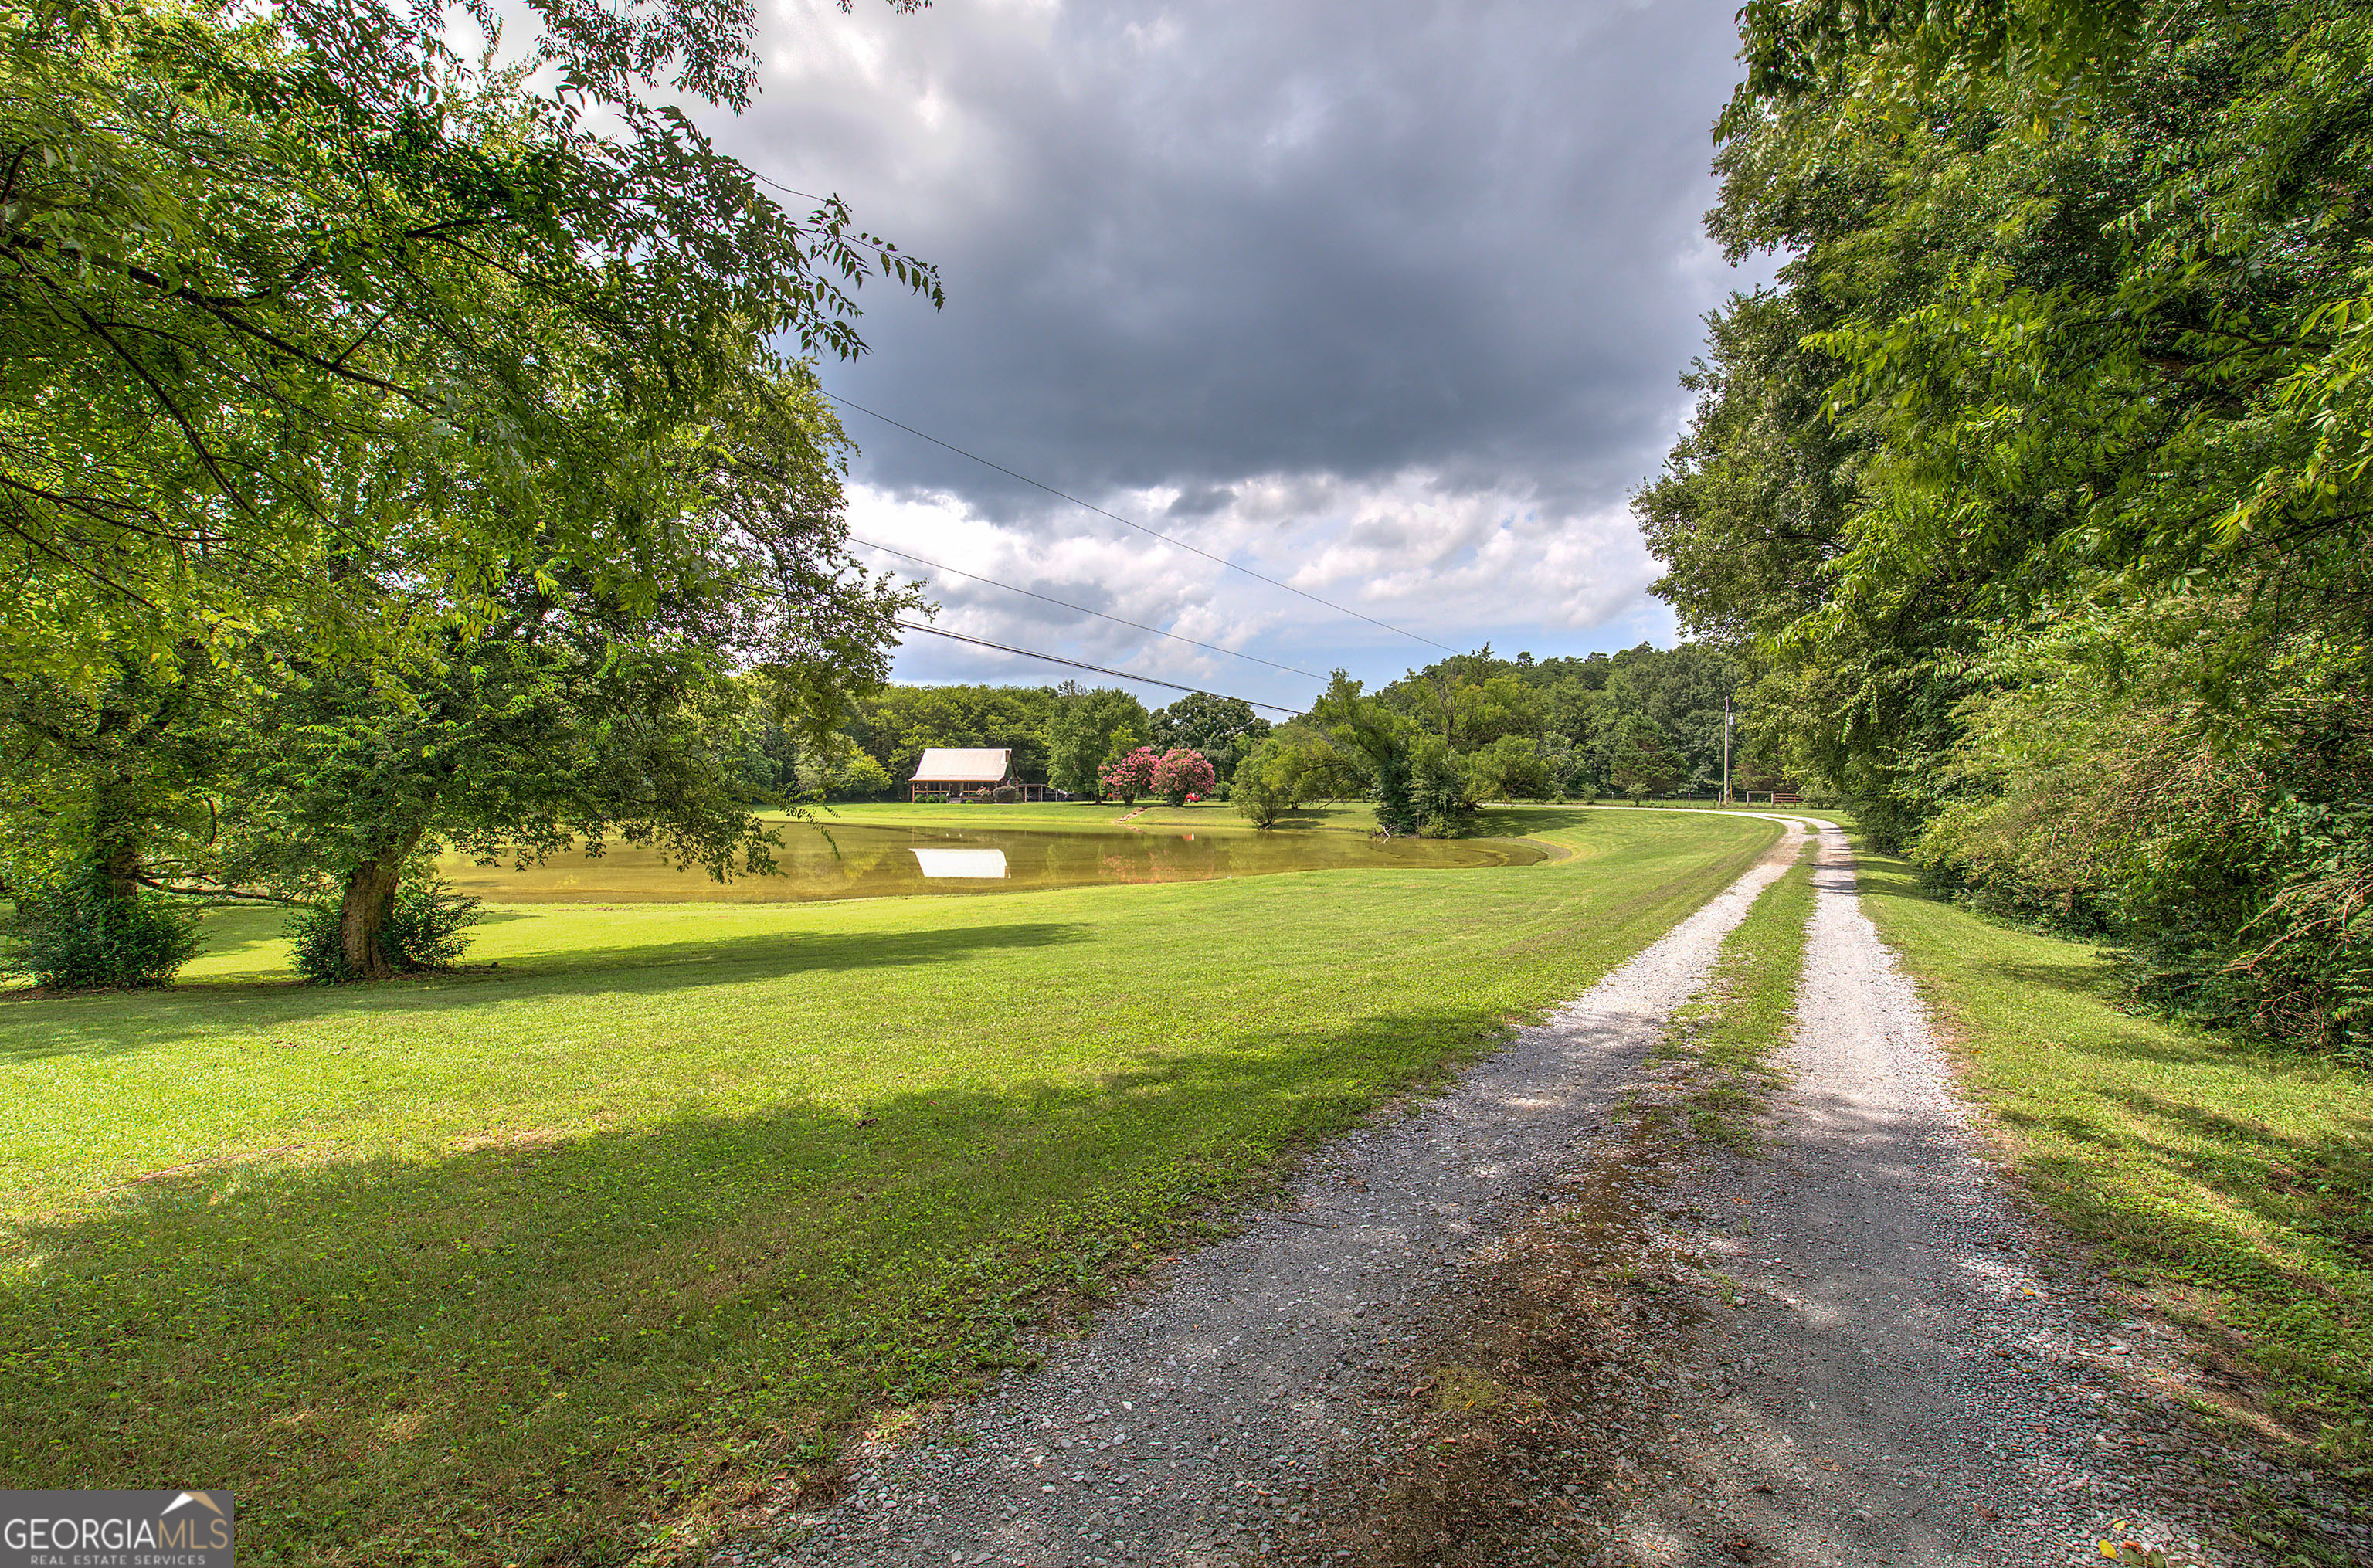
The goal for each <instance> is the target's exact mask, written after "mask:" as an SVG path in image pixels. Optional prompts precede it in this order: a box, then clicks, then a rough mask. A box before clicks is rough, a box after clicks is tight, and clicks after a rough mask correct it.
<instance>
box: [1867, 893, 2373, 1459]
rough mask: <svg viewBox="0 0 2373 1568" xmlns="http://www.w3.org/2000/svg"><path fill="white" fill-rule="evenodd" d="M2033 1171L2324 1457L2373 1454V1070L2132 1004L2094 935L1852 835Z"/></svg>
mask: <svg viewBox="0 0 2373 1568" xmlns="http://www.w3.org/2000/svg"><path fill="white" fill-rule="evenodd" d="M1861 874H1862V887H1863V894H1864V899H1863V905H1864V908H1865V909H1867V910H1868V911H1869V912H1870V914H1871V917H1872V919H1875V920H1876V922H1877V924H1878V929H1879V930H1880V933H1881V934H1882V935H1883V936H1885V937H1886V939H1887V941H1888V944H1889V945H1890V946H1892V947H1894V948H1895V949H1896V951H1897V952H1898V953H1899V954H1901V956H1902V959H1903V962H1904V965H1905V966H1906V967H1907V968H1908V969H1909V970H1910V971H1911V974H1912V975H1913V976H1915V977H1917V978H1918V979H1919V980H1920V982H1921V984H1922V987H1923V990H1924V992H1925V993H1926V995H1927V997H1928V999H1929V1000H1930V1001H1931V1003H1932V1004H1933V1005H1934V1006H1935V1008H1936V1010H1937V1011H1938V1013H1939V1015H1940V1022H1941V1024H1943V1026H1944V1029H1945V1031H1946V1035H1947V1037H1948V1039H1949V1040H1950V1042H1951V1043H1952V1045H1953V1047H1954V1048H1955V1049H1956V1051H1957V1052H1958V1054H1959V1056H1960V1057H1961V1059H1962V1063H1963V1071H1962V1078H1963V1082H1964V1083H1965V1084H1966V1085H1967V1086H1968V1087H1969V1088H1970V1090H1972V1091H1973V1092H1974V1093H1975V1094H1976V1095H1977V1096H1978V1097H1979V1098H1980V1100H1981V1102H1982V1103H1983V1105H1984V1106H1986V1108H1987V1110H1988V1111H1989V1112H1990V1113H1991V1117H1992V1119H1993V1123H1994V1124H1995V1127H1996V1129H1997V1130H1998V1132H1999V1134H2000V1135H2001V1137H2002V1139H2003V1141H2005V1144H2006V1146H2007V1148H2008V1150H2009V1152H2010V1154H2011V1157H2012V1160H2013V1164H2014V1168H2015V1169H2016V1173H2017V1175H2018V1176H2019V1177H2020V1178H2021V1179H2022V1181H2023V1183H2024V1184H2025V1187H2026V1188H2027V1190H2028V1191H2029V1192H2030V1193H2031V1194H2032V1195H2033V1196H2034V1197H2035V1199H2037V1200H2038V1201H2039V1202H2040V1204H2041V1205H2042V1206H2043V1207H2044V1208H2045V1209H2047V1210H2048V1211H2050V1212H2051V1213H2052V1215H2053V1216H2054V1217H2056V1218H2057V1219H2058V1220H2059V1222H2060V1223H2062V1224H2063V1225H2064V1226H2065V1227H2066V1228H2067V1229H2068V1230H2069V1231H2070V1232H2071V1233H2073V1234H2074V1235H2076V1236H2077V1237H2079V1238H2080V1239H2082V1240H2083V1241H2085V1242H2087V1243H2088V1244H2090V1245H2091V1246H2093V1247H2094V1248H2095V1249H2096V1256H2097V1257H2098V1258H2099V1259H2100V1261H2101V1263H2102V1264H2103V1265H2104V1266H2105V1267H2106V1268H2108V1269H2109V1270H2110V1272H2111V1274H2112V1276H2113V1277H2114V1279H2115V1281H2117V1282H2118V1283H2119V1284H2120V1285H2121V1286H2122V1287H2123V1288H2125V1289H2126V1290H2128V1291H2130V1292H2132V1293H2133V1294H2134V1295H2135V1296H2136V1297H2138V1298H2139V1299H2141V1300H2142V1301H2144V1302H2145V1303H2147V1304H2148V1305H2150V1306H2152V1307H2153V1308H2155V1309H2157V1311H2160V1312H2162V1313H2164V1314H2166V1315H2167V1316H2168V1317H2170V1318H2171V1319H2173V1320H2174V1321H2176V1322H2179V1323H2180V1324H2183V1325H2184V1326H2186V1327H2187V1328H2189V1329H2191V1330H2192V1332H2193V1333H2194V1334H2195V1335H2196V1336H2197V1337H2198V1338H2199V1340H2200V1341H2201V1342H2202V1343H2203V1346H2204V1347H2205V1357H2206V1360H2207V1361H2208V1363H2209V1364H2210V1366H2211V1367H2212V1368H2213V1369H2215V1370H2216V1371H2218V1372H2220V1373H2223V1374H2224V1375H2227V1378H2229V1380H2230V1383H2229V1390H2230V1398H2229V1399H2228V1400H2227V1401H2226V1402H2225V1404H2224V1405H2223V1406H2222V1407H2221V1413H2222V1414H2224V1415H2226V1416H2228V1417H2231V1418H2235V1419H2239V1420H2242V1421H2245V1422H2250V1423H2251V1424H2253V1425H2260V1426H2263V1425H2265V1424H2266V1423H2265V1422H2264V1421H2263V1420H2262V1414H2263V1415H2271V1416H2273V1417H2274V1418H2275V1419H2276V1420H2278V1421H2279V1422H2282V1423H2283V1424H2284V1425H2285V1426H2286V1427H2288V1428H2289V1429H2291V1430H2293V1431H2296V1432H2297V1433H2300V1434H2301V1435H2302V1436H2303V1437H2305V1438H2306V1439H2307V1440H2308V1441H2309V1442H2310V1443H2311V1444H2312V1445H2314V1448H2315V1450H2316V1452H2317V1453H2318V1455H2319V1457H2320V1458H2321V1459H2323V1460H2324V1461H2326V1462H2328V1463H2330V1464H2332V1465H2334V1466H2336V1467H2338V1468H2341V1469H2355V1470H2356V1471H2357V1472H2358V1474H2359V1475H2360V1476H2363V1475H2364V1474H2365V1473H2366V1470H2367V1467H2373V1076H2368V1075H2367V1073H2365V1072H2364V1071H2357V1070H2352V1069H2349V1068H2346V1067H2342V1066H2339V1065H2336V1064H2334V1063H2332V1062H2330V1061H2328V1060H2324V1059H2319V1058H2314V1057H2308V1056H2302V1055H2298V1054H2296V1053H2290V1052H2282V1051H2275V1050H2270V1049H2267V1048H2263V1047H2255V1046H2251V1045H2249V1044H2246V1043H2243V1042H2239V1041H2235V1040H2230V1039H2227V1038H2223V1037H2220V1036H2212V1035H2208V1034H2203V1033H2202V1032H2200V1031H2198V1030H2194V1029H2187V1028H2183V1027H2181V1026H2180V1025H2176V1024H2168V1023H2163V1022H2159V1021H2157V1020H2154V1019H2150V1018H2146V1017H2137V1016H2134V1015H2133V1014H2130V1013H2126V1012H2120V1011H2119V1010H2118V1008H2117V1007H2116V1006H2114V1005H2113V1004H2112V1001H2111V996H2112V992H2111V989H2110V984H2109V981H2110V974H2109V969H2108V965H2107V964H2106V962H2105V961H2104V960H2103V959H2102V958H2101V957H2100V956H2099V955H2098V954H2097V953H2096V952H2095V951H2094V950H2093V949H2092V948H2091V947H2089V946H2087V945H2086V944H2083V943H2078V942H2063V941H2058V940H2055V939H2053V938H2051V937H2046V936H2041V935H2038V934H2036V933H2034V932H2032V931H2027V930H2019V929H2017V928H2016V927H2012V926H2008V925H2005V924H2001V923H1998V922H1995V921H1993V920H1989V919H1982V918H1981V917H1979V916H1976V915H1972V914H1970V913H1969V912H1967V911H1965V910H1961V909H1957V908H1954V907H1950V906H1948V905H1945V904H1941V903H1938V902H1936V901H1935V900H1933V899H1930V898H1927V897H1924V896H1923V895H1921V894H1920V892H1919V890H1918V886H1917V883H1916V881H1915V878H1914V875H1913V873H1912V872H1911V868H1910V867H1908V866H1907V865H1905V864H1904V862H1902V861H1900V860H1891V859H1888V858H1886V857H1882V856H1874V855H1870V854H1868V853H1864V854H1863V855H1862V856H1861Z"/></svg>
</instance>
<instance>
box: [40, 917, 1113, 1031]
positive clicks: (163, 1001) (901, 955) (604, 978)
mask: <svg viewBox="0 0 2373 1568" xmlns="http://www.w3.org/2000/svg"><path fill="white" fill-rule="evenodd" d="M1090 934H1092V933H1091V931H1090V929H1089V928H1087V927H1085V926H1082V925H1080V924H1077V923H1075V922H1067V921H1033V922H1012V923H1009V924H1003V925H988V926H959V927H951V928H946V929H941V930H900V931H865V932H851V933H848V934H846V935H831V936H819V935H815V934H813V933H810V932H803V931H799V930H786V931H769V932H756V933H752V934H749V935H743V936H726V937H703V938H700V939H698V940H687V941H684V942H664V943H659V944H655V945H651V946H648V947H634V948H625V949H620V948H602V949H594V950H590V951H588V952H587V953H585V954H582V955H578V956H572V957H571V958H569V959H567V960H565V961H563V962H559V963H549V962H546V963H534V964H529V965H519V966H517V967H512V966H504V967H500V968H493V967H489V968H479V969H470V968H464V969H462V970H458V971H455V972H453V973H450V974H442V975H426V976H419V977H409V978H404V979H398V980H388V981H380V982H377V983H374V984H369V985H355V986H312V985H306V984H304V983H303V982H301V981H297V980H266V981H236V980H225V981H220V982H214V983H208V984H203V985H195V986H181V987H173V988H170V989H162V990H154V991H118V992H110V993H104V994H99V995H90V996H71V997H38V998H29V999H22V1000H15V1001H14V1002H13V1003H8V1004H0V1024H6V1034H5V1035H0V1061H34V1060H41V1059H45V1058H50V1057H60V1056H94V1057H95V1056H112V1055H117V1054H120V1053H123V1052H125V1051H135V1050H146V1049H151V1048H154V1047H160V1046H169V1045H172V1044H175V1043H177V1042H180V1041H182V1040H186V1039H189V1038H192V1037H193V1036H198V1035H201V1034H209V1033H216V1032H219V1031H221V1030H223V1029H225V1028H227V1027H228V1028H238V1029H242V1030H257V1029H271V1028H274V1027H276V1026H278V1025H281V1024H290V1023H296V1022H298V1021H301V1020H308V1019H321V1018H334V1017H338V1016H342V1015H349V1014H355V1013H358V1012H375V1011H380V1010H395V1011H401V1012H414V1013H417V1012H439V1011H451V1012H457V1013H459V1012H467V1011H468V1010H469V1009H472V1008H474V1007H479V1006H483V1005H485V1004H487V1003H488V1002H490V1001H494V1000H514V999H517V998H520V997H522V996H531V995H532V996H534V997H538V998H567V997H571V996H597V995H598V996H614V995H619V994H650V993H656V992H662V991H667V990H671V989H681V988H689V987H696V986H711V985H718V984H721V983H731V982H732V981H735V980H763V979H779V978H782V977H787V976H793V975H809V974H815V975H821V974H830V973H833V972H836V971H844V970H852V969H871V968H883V967H890V966H898V965H929V964H943V963H949V962H953V961H956V960H960V959H964V958H968V957H971V956H973V955H975V954H981V953H985V952H995V951H999V950H1016V949H1026V948H1039V947H1051V946H1054V945H1056V944H1057V943H1059V942H1078V941H1081V940H1084V939H1085V938H1086V937H1087V936H1089V935H1090Z"/></svg>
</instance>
